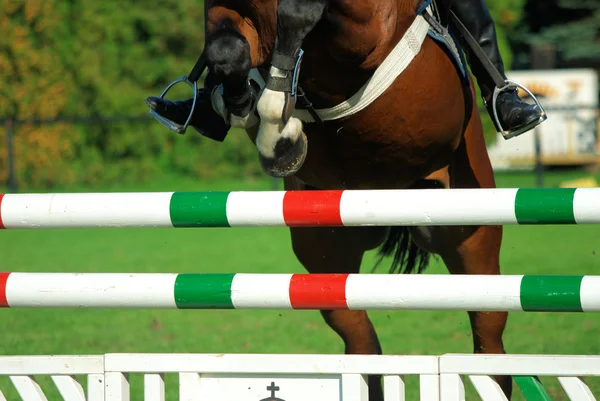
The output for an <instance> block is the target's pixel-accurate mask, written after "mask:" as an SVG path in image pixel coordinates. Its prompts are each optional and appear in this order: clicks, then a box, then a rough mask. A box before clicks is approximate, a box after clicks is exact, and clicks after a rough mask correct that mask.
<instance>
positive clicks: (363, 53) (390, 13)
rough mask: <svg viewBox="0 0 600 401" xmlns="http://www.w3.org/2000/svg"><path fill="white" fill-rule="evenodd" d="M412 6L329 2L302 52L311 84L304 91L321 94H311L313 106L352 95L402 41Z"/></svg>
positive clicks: (392, 1) (396, 1)
mask: <svg viewBox="0 0 600 401" xmlns="http://www.w3.org/2000/svg"><path fill="white" fill-rule="evenodd" d="M417 3H418V0H361V1H355V0H331V2H330V6H329V8H328V10H327V12H326V15H325V16H324V18H323V21H322V23H321V24H320V25H319V26H318V28H317V29H315V30H314V31H313V33H312V34H311V35H310V39H309V41H308V43H306V49H305V50H306V62H307V64H309V65H307V66H306V69H307V70H308V71H306V72H307V73H308V74H309V75H310V76H311V81H312V82H313V85H310V84H308V85H306V86H307V87H306V88H305V89H307V90H308V92H314V91H317V92H320V93H321V94H322V95H318V94H316V93H315V97H317V99H315V100H316V102H317V103H321V102H320V101H319V100H321V101H322V102H323V104H322V105H325V104H326V103H327V104H331V103H336V102H339V101H340V99H343V100H345V99H344V98H347V97H349V96H351V95H353V94H354V93H355V92H356V91H357V90H358V89H359V88H360V87H361V86H362V85H363V83H364V82H365V81H366V80H367V79H368V78H369V77H370V75H371V74H372V73H373V72H374V71H375V69H376V68H377V67H378V66H379V65H380V64H381V63H382V62H383V60H384V59H385V58H386V56H387V55H388V54H389V52H390V51H391V49H392V48H393V47H394V46H395V45H396V43H398V41H399V40H400V39H401V38H402V35H404V33H405V32H406V30H407V29H408V27H409V26H410V24H411V23H412V21H413V20H414V17H415V13H416V8H417ZM311 53H312V56H313V57H311ZM309 71H310V73H309ZM311 87H312V89H313V90H311ZM317 88H318V89H317ZM327 94H329V95H330V96H327ZM318 98H320V99H318ZM328 98H329V99H328ZM311 100H312V99H311Z"/></svg>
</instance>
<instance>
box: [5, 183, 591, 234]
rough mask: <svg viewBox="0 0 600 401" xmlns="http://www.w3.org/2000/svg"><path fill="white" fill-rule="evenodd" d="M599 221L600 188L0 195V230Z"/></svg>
mask: <svg viewBox="0 0 600 401" xmlns="http://www.w3.org/2000/svg"><path fill="white" fill-rule="evenodd" d="M597 223H600V188H578V189H568V188H542V189H527V188H500V189H424V190H419V189H415V190H347V191H256V192H251V191H248V192H244V191H233V192H150V193H139V192H136V193H63V194H5V195H0V228H6V229H25V228H28V229H43V228H83V227H91V228H100V227H244V226H263V227H266V226H271V227H283V226H390V225H397V226H424V225H425V226H432V225H495V224H502V225H506V224H597Z"/></svg>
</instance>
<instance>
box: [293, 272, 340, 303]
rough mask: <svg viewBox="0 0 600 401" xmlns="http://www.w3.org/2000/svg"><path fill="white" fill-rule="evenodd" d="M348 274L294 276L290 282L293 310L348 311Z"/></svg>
mask: <svg viewBox="0 0 600 401" xmlns="http://www.w3.org/2000/svg"><path fill="white" fill-rule="evenodd" d="M347 279H348V274H294V275H292V279H291V281H290V302H291V304H292V308H293V309H315V308H316V309H348V303H347V302H346V280H347Z"/></svg>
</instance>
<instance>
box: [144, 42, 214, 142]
mask: <svg viewBox="0 0 600 401" xmlns="http://www.w3.org/2000/svg"><path fill="white" fill-rule="evenodd" d="M205 69H206V57H205V56H204V52H202V54H201V55H200V57H199V58H198V60H197V61H196V64H194V67H193V68H192V70H191V71H190V73H189V74H188V75H182V76H181V77H179V78H177V79H176V80H174V81H173V82H171V83H170V84H169V85H167V87H166V88H165V90H163V92H162V93H161V94H160V98H161V99H164V97H165V95H166V94H167V92H169V90H171V88H172V87H173V86H175V85H177V84H178V83H180V82H185V83H186V84H188V85H189V86H190V87H191V88H192V90H193V91H194V100H193V101H192V109H191V110H190V115H189V116H188V118H187V120H186V121H185V124H183V125H181V124H179V123H176V122H174V121H172V120H169V119H168V118H166V117H165V116H161V115H160V114H158V113H157V112H156V111H155V110H153V109H150V114H151V115H152V116H153V117H154V118H155V119H156V120H157V121H158V122H159V123H161V124H162V125H164V126H165V127H167V128H168V129H170V130H171V131H174V132H176V133H178V134H181V135H183V134H185V131H186V130H187V128H188V126H189V124H190V121H192V115H193V114H194V111H195V110H196V100H197V99H198V79H200V76H202V73H203V72H204V70H205Z"/></svg>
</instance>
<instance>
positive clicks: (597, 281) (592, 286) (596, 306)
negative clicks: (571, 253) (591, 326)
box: [579, 276, 600, 312]
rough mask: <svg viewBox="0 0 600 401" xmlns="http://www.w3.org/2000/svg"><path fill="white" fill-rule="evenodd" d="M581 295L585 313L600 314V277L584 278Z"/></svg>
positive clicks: (580, 290)
mask: <svg viewBox="0 0 600 401" xmlns="http://www.w3.org/2000/svg"><path fill="white" fill-rule="evenodd" d="M579 294H580V297H581V309H582V310H583V311H584V312H600V276H583V280H581V287H580V289H579Z"/></svg>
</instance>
